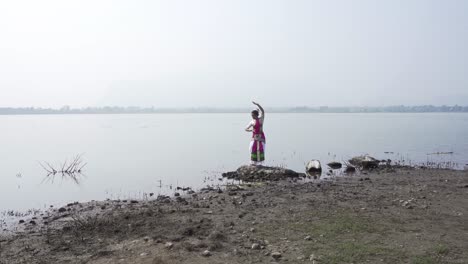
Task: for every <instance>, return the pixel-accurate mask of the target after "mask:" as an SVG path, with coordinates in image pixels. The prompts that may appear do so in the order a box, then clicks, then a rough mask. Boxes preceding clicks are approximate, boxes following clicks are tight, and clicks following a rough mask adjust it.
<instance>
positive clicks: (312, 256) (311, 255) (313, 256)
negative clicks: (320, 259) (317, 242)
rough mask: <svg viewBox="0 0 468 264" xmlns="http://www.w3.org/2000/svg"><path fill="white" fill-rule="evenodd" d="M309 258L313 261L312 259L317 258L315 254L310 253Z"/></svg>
mask: <svg viewBox="0 0 468 264" xmlns="http://www.w3.org/2000/svg"><path fill="white" fill-rule="evenodd" d="M309 260H310V261H314V260H317V259H316V258H315V255H314V254H310V257H309Z"/></svg>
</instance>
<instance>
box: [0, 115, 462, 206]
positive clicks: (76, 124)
mask: <svg viewBox="0 0 468 264" xmlns="http://www.w3.org/2000/svg"><path fill="white" fill-rule="evenodd" d="M249 121H250V120H249V114H248V113H247V114H151V115H63V116H60V115H54V116H0V131H1V134H0V135H1V137H0V146H1V149H0V160H1V162H0V180H1V183H0V211H5V210H26V209H30V208H39V209H41V208H47V207H49V206H50V205H56V206H58V205H63V204H64V203H68V202H74V201H88V200H101V199H106V198H111V199H126V198H144V195H145V193H150V192H153V193H155V194H171V193H173V192H174V191H175V190H174V188H172V189H171V188H170V187H176V186H192V187H194V188H200V187H204V186H206V185H207V184H211V185H213V184H217V183H218V180H217V178H219V176H220V174H221V172H223V171H227V170H234V169H236V168H237V167H238V166H240V165H242V164H246V163H248V160H249V153H248V145H249V140H250V134H248V133H246V132H244V131H243V130H244V127H245V126H246V125H247V123H248V122H249ZM265 132H266V136H267V165H282V166H287V167H289V168H291V169H294V170H298V171H303V170H304V164H305V163H306V162H307V161H308V160H310V159H320V160H321V161H322V162H327V161H330V160H333V159H336V160H346V159H348V158H350V157H352V156H354V155H360V154H366V153H368V154H370V155H373V156H376V157H377V158H381V159H384V158H385V159H386V158H392V159H405V160H412V161H413V162H426V161H427V160H430V161H453V162H457V163H459V165H460V166H461V167H463V165H464V164H466V163H468V114H432V113H431V114H268V115H267V117H266V121H265ZM384 152H394V154H393V155H390V154H385V153H384ZM434 152H454V154H453V155H427V154H428V153H434ZM81 153H83V159H84V161H86V162H87V163H88V165H87V166H86V167H85V176H83V177H82V178H81V183H80V184H79V185H77V184H75V183H73V182H72V181H70V180H66V179H65V180H61V179H60V177H56V179H55V181H54V182H53V183H51V182H42V181H43V179H44V177H45V175H46V173H45V172H44V170H43V169H42V168H41V167H40V166H39V162H41V161H47V162H50V163H52V164H59V163H60V162H64V161H65V160H67V159H71V158H72V157H73V156H75V155H77V154H81Z"/></svg>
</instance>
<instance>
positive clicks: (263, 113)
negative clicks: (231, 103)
mask: <svg viewBox="0 0 468 264" xmlns="http://www.w3.org/2000/svg"><path fill="white" fill-rule="evenodd" d="M252 103H253V104H254V105H256V106H258V109H260V112H261V113H262V117H264V116H265V110H264V109H263V107H262V106H261V105H260V104H259V103H256V102H253V101H252Z"/></svg>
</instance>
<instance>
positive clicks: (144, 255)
mask: <svg viewBox="0 0 468 264" xmlns="http://www.w3.org/2000/svg"><path fill="white" fill-rule="evenodd" d="M146 256H148V253H146V252H143V253H141V254H140V257H146Z"/></svg>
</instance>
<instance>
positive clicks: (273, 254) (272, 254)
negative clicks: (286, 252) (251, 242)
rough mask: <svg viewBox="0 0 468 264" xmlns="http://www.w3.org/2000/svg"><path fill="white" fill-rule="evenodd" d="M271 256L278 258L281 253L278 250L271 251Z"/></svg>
mask: <svg viewBox="0 0 468 264" xmlns="http://www.w3.org/2000/svg"><path fill="white" fill-rule="evenodd" d="M271 256H272V257H273V258H274V259H280V258H281V257H282V255H281V253H279V252H273V253H271Z"/></svg>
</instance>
